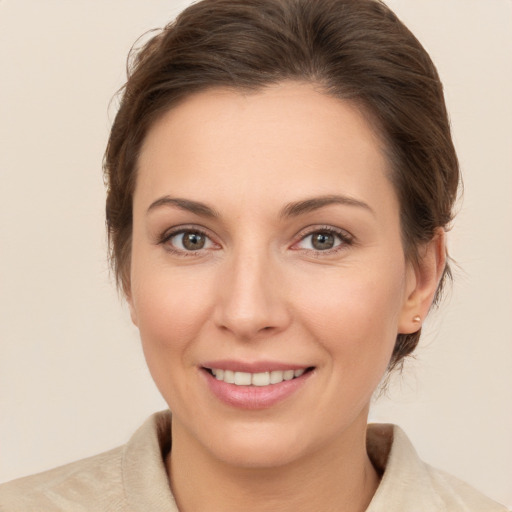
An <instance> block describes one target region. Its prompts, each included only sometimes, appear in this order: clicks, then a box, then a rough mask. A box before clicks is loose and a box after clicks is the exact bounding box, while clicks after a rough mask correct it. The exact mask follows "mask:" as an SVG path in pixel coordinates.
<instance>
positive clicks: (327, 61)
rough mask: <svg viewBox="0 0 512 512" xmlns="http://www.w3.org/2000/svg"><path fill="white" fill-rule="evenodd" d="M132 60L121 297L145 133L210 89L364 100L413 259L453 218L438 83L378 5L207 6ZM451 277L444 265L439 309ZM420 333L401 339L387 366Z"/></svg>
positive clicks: (125, 101) (113, 222)
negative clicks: (308, 86) (310, 86)
mask: <svg viewBox="0 0 512 512" xmlns="http://www.w3.org/2000/svg"><path fill="white" fill-rule="evenodd" d="M130 61H131V63H130V65H129V71H128V81H127V82H126V84H125V86H124V88H123V90H122V99H121V104H120V108H119V111H118V113H117V115H116V118H115V121H114V124H113V126H112V130H111V133H110V139H109V142H108V146H107V149H106V152H105V159H104V173H105V181H106V184H107V189H108V190H107V204H106V221H107V229H108V237H109V246H110V258H111V262H112V265H113V268H114V271H115V275H116V279H117V283H118V285H120V286H121V287H122V288H123V290H124V291H125V292H127V291H128V289H129V268H130V252H131V234H132V200H133V192H134V188H135V182H136V173H137V159H138V154H139V151H140V148H141V145H142V143H143V141H144V137H145V134H146V133H147V131H148V128H149V127H150V126H151V125H152V124H153V123H154V122H155V120H156V119H157V118H158V117H159V116H161V115H162V114H163V113H164V112H166V111H168V110H169V109H170V108H172V106H174V105H176V103H177V102H179V101H180V100H182V99H184V98H185V97H187V96H190V95H191V94H193V93H195V92H199V91H203V90H205V89H207V88H212V87H220V86H221V87H233V88H236V89H249V90H258V89H260V88H263V87H265V86H266V85H270V84H274V83H277V82H282V81H284V80H295V81H302V82H304V81H306V82H311V83H314V84H317V85H319V86H320V87H321V88H322V90H323V91H324V92H325V93H326V94H329V95H332V96H334V97H337V98H340V99H348V100H350V101H354V102H356V103H357V104H358V105H359V106H360V107H361V109H362V110H363V111H365V112H367V113H369V114H370V116H371V118H372V119H373V120H374V122H376V124H377V126H378V131H379V133H380V135H381V137H382V139H383V140H384V141H385V144H386V150H387V152H388V158H389V160H390V167H391V179H392V182H393V184H394V187H395V189H396V192H397V194H398V198H399V201H400V207H401V212H400V213H401V225H402V234H403V235H402V236H403V243H404V250H405V253H406V255H407V257H408V258H409V259H411V260H412V261H415V260H417V258H418V248H419V247H420V246H421V244H423V243H425V242H428V241H430V240H431V239H432V238H433V237H434V235H435V231H436V229H437V228H439V227H444V228H446V227H447V226H448V224H449V223H450V221H451V219H452V207H453V204H454V201H455V199H456V195H457V187H458V183H459V169H458V162H457V156H456V154H455V149H454V147H453V143H452V140H451V135H450V126H449V121H448V115H447V111H446V107H445V103H444V97H443V90H442V85H441V82H440V80H439V77H438V74H437V71H436V69H435V66H434V64H433V63H432V61H431V59H430V57H429V56H428V54H427V52H426V51H425V50H424V48H423V47H422V46H421V44H420V43H419V42H418V40H417V39H416V38H415V37H414V35H413V34H412V33H411V32H410V31H409V30H408V29H407V28H406V27H405V26H404V25H403V24H402V23H401V22H400V20H399V19H398V18H397V17H396V15H395V14H394V13H393V12H392V11H390V10H389V8H387V7H386V6H385V5H384V4H383V3H382V2H381V1H379V0H203V1H201V2H198V3H196V4H193V5H191V6H190V7H188V8H187V9H186V10H185V11H183V12H182V13H181V14H180V15H179V16H178V18H177V19H176V21H174V22H173V23H170V24H169V25H167V26H166V27H165V29H163V30H162V31H160V32H159V33H158V34H157V35H156V36H154V37H153V38H152V39H151V40H149V42H147V43H146V44H145V45H144V46H143V47H142V48H141V49H140V50H139V51H137V52H132V55H131V59H130ZM450 275H451V274H450V269H449V267H448V266H447V267H446V269H445V272H444V274H443V278H442V280H441V283H440V285H439V288H438V290H437V293H436V301H437V299H438V298H439V294H440V290H441V288H442V285H443V282H444V281H445V280H446V277H449V276H450ZM419 336H420V332H416V333H413V334H399V335H398V337H397V340H396V345H395V350H394V353H393V356H392V359H391V362H390V368H392V367H395V366H396V365H397V363H399V362H400V361H401V360H402V359H403V358H404V357H405V356H406V355H408V354H409V353H411V352H412V350H413V349H414V348H415V347H416V345H417V343H418V340H419Z"/></svg>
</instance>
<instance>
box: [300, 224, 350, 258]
mask: <svg viewBox="0 0 512 512" xmlns="http://www.w3.org/2000/svg"><path fill="white" fill-rule="evenodd" d="M315 233H330V234H333V235H335V236H337V237H338V238H339V239H340V240H341V243H340V244H338V245H335V246H334V247H332V248H331V249H326V250H315V249H304V248H301V247H295V246H296V245H297V244H299V243H300V242H302V241H303V240H304V239H306V238H307V237H308V236H311V235H313V234H315ZM296 238H297V241H296V242H294V243H293V245H292V247H291V249H292V250H296V251H305V252H308V253H316V254H320V255H321V254H324V255H328V254H332V253H334V252H337V251H340V250H343V249H344V248H346V246H350V245H353V244H354V242H355V237H354V236H353V235H352V234H351V233H349V232H348V231H347V230H345V229H342V228H337V227H335V226H330V225H321V224H320V225H314V226H307V227H306V228H303V229H302V230H301V231H299V233H297V235H296Z"/></svg>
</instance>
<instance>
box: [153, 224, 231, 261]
mask: <svg viewBox="0 0 512 512" xmlns="http://www.w3.org/2000/svg"><path fill="white" fill-rule="evenodd" d="M187 232H191V233H199V234H201V235H204V236H205V237H206V238H208V240H210V242H211V243H212V244H213V245H214V247H209V248H204V249H198V250H196V251H184V250H182V249H178V248H177V247H174V246H172V245H171V244H169V243H168V242H169V241H170V240H171V239H172V238H173V237H175V236H177V235H179V234H181V233H187ZM215 238H216V237H215V236H214V235H212V233H211V231H210V230H209V229H207V228H205V227H203V226H199V225H197V224H185V225H179V226H173V227H172V228H169V229H167V230H165V231H164V232H163V233H162V234H161V235H159V237H158V239H157V242H156V244H157V245H163V246H164V247H165V249H166V250H167V251H169V252H171V253H174V254H178V255H183V256H194V255H197V254H198V253H201V252H207V251H210V250H212V249H213V250H217V249H218V248H220V247H221V245H220V244H219V243H218V242H217V241H216V240H215Z"/></svg>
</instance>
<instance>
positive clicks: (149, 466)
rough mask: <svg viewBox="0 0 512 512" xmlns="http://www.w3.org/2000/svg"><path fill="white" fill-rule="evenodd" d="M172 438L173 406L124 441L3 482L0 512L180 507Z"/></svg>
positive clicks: (141, 511) (167, 510)
mask: <svg viewBox="0 0 512 512" xmlns="http://www.w3.org/2000/svg"><path fill="white" fill-rule="evenodd" d="M171 439H172V437H171V416H170V412H169V411H162V412H160V413H156V414H154V415H152V416H151V417H150V418H148V419H147V420H146V421H145V423H144V424H143V425H142V426H141V427H140V428H139V429H138V430H137V431H136V432H135V433H134V434H133V436H132V437H131V438H130V440H129V441H128V443H127V444H125V445H124V446H122V447H119V448H115V449H113V450H110V451H108V452H105V453H101V454H99V455H95V456H94V457H89V458H87V459H83V460H80V461H77V462H73V463H71V464H67V465H65V466H61V467H59V468H55V469H52V470H50V471H45V472H44V473H39V474H37V475H32V476H28V477H25V478H20V479H18V480H13V481H12V482H8V483H6V484H3V485H0V512H88V511H90V512H134V511H137V512H145V511H146V510H157V511H159V512H178V509H177V507H176V503H175V501H174V498H173V496H172V493H171V490H170V487H169V480H168V477H167V473H166V468H165V462H164V461H165V457H166V455H167V454H168V453H169V450H170V449H171Z"/></svg>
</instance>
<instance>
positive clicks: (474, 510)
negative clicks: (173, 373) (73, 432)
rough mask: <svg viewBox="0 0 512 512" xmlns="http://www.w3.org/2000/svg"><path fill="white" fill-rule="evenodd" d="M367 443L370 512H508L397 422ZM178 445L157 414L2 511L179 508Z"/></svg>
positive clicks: (26, 486) (29, 483)
mask: <svg viewBox="0 0 512 512" xmlns="http://www.w3.org/2000/svg"><path fill="white" fill-rule="evenodd" d="M367 447H368V453H369V455H370V458H371V459H372V462H373V463H374V464H375V466H376V467H377V468H379V469H381V470H382V471H383V476H382V480H381V483H380V485H379V488H378V489H377V492H376V494H375V496H374V497H373V500H372V502H371V503H370V506H369V507H368V509H367V512H406V511H407V512H441V511H443V512H506V509H505V507H502V506H501V505H499V504H497V503H495V502H493V501H491V500H489V499H488V498H486V497H485V496H483V495H482V494H480V493H479V492H478V491H476V490H474V489H473V488H471V487H470V486H468V485H467V484H465V483H463V482H461V481H460V480H458V479H456V478H454V477H452V476H450V475H447V474H445V473H443V472H441V471H438V470H436V469H433V468H432V467H430V466H428V465H427V464H425V463H423V462H422V461H421V460H420V459H419V458H418V455H417V454H416V451H415V450H414V448H413V447H412V445H411V443H410V441H409V440H408V439H407V436H406V435H405V434H404V432H403V431H402V430H401V429H400V428H398V427H397V426H393V425H370V426H369V428H368V443H367ZM170 449H171V417H170V413H169V412H168V411H166V412H161V413H157V414H155V415H153V416H151V417H150V418H149V419H148V420H147V421H146V422H145V423H144V425H142V427H141V428H139V430H137V432H136V433H135V434H134V435H133V437H132V438H131V439H130V441H129V442H128V443H127V444H126V445H125V446H123V447H120V448H116V449H114V450H111V451H109V452H106V453H102V454H100V455H96V456H94V457H90V458H88V459H84V460H80V461H78V462H73V463H71V464H68V465H66V466H62V467H60V468H56V469H53V470H50V471H46V472H44V473H40V474H38V475H33V476H29V477H25V478H20V479H18V480H14V481H12V482H9V483H6V484H3V485H0V511H2V512H57V511H59V512H64V511H65V512H178V508H177V506H176V503H175V501H174V498H173V496H172V493H171V490H170V488H169V482H168V479H167V473H166V470H165V465H164V458H165V456H166V455H167V454H168V453H169V450H170Z"/></svg>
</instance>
